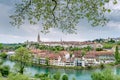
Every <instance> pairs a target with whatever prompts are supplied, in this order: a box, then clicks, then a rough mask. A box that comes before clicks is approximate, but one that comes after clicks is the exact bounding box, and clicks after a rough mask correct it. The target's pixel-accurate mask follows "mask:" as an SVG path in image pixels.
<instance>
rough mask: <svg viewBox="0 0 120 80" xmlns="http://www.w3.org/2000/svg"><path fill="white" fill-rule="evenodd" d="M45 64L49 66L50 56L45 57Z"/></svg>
mask: <svg viewBox="0 0 120 80" xmlns="http://www.w3.org/2000/svg"><path fill="white" fill-rule="evenodd" d="M45 64H46V65H47V66H49V58H46V59H45Z"/></svg>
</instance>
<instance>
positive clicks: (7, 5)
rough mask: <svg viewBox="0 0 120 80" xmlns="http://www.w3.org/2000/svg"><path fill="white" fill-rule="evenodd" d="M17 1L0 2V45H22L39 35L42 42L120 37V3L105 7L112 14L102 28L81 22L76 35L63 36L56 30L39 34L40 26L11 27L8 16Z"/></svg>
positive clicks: (2, 0) (84, 21)
mask: <svg viewBox="0 0 120 80" xmlns="http://www.w3.org/2000/svg"><path fill="white" fill-rule="evenodd" d="M17 2H18V0H0V43H22V42H25V41H27V40H28V41H37V35H38V33H39V34H40V38H41V40H42V41H61V40H63V41H86V40H94V39H99V38H108V37H111V38H117V37H120V1H118V4H117V5H114V6H113V5H112V4H109V5H107V6H108V7H110V8H111V9H112V12H111V13H109V14H107V17H108V18H109V19H110V21H109V23H107V25H105V26H104V27H101V26H97V27H92V26H91V25H90V24H89V23H88V22H87V21H86V20H81V21H80V23H79V24H78V25H77V26H76V27H77V31H76V32H77V34H65V33H62V32H61V31H60V30H58V29H50V33H48V34H43V33H40V27H42V26H41V24H37V25H30V24H27V23H26V24H23V25H21V27H19V28H18V27H13V26H11V24H10V23H9V22H10V18H9V16H10V15H12V14H13V13H14V9H15V5H14V4H15V3H17Z"/></svg>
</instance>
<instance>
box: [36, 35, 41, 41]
mask: <svg viewBox="0 0 120 80" xmlns="http://www.w3.org/2000/svg"><path fill="white" fill-rule="evenodd" d="M37 42H38V43H39V42H41V40H40V35H39V33H38V37H37Z"/></svg>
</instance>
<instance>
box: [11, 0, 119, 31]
mask: <svg viewBox="0 0 120 80" xmlns="http://www.w3.org/2000/svg"><path fill="white" fill-rule="evenodd" d="M110 1H112V2H113V4H117V1H116V0H22V2H21V3H17V4H16V10H15V14H13V15H11V16H10V18H12V21H11V24H12V25H14V26H16V25H17V26H20V25H22V24H23V23H24V22H25V20H28V21H29V22H30V24H36V23H41V22H42V26H43V27H42V29H43V31H44V32H48V31H49V29H50V28H58V29H61V30H62V31H63V32H68V33H74V32H75V30H76V25H77V24H78V23H79V22H80V20H81V19H87V20H88V22H89V23H90V24H91V25H92V26H98V25H102V26H103V25H105V24H106V23H107V22H108V19H107V18H106V16H105V14H106V13H108V12H111V10H110V9H109V8H107V7H106V6H105V5H106V4H109V2H110Z"/></svg>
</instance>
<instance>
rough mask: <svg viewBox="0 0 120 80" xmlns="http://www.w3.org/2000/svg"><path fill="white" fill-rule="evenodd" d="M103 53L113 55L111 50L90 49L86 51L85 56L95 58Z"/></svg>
mask: <svg viewBox="0 0 120 80" xmlns="http://www.w3.org/2000/svg"><path fill="white" fill-rule="evenodd" d="M104 55H114V52H112V51H90V52H87V53H86V55H85V58H95V57H97V56H104Z"/></svg>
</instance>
